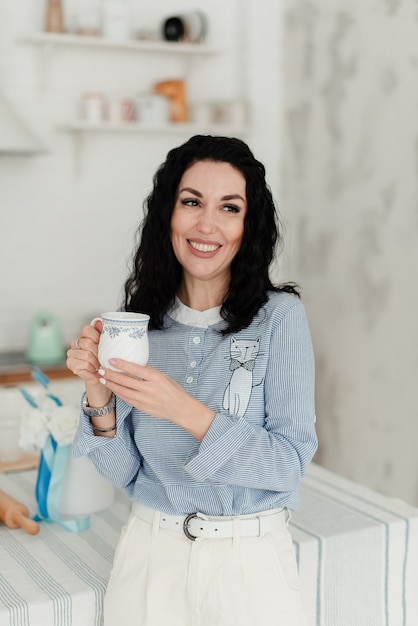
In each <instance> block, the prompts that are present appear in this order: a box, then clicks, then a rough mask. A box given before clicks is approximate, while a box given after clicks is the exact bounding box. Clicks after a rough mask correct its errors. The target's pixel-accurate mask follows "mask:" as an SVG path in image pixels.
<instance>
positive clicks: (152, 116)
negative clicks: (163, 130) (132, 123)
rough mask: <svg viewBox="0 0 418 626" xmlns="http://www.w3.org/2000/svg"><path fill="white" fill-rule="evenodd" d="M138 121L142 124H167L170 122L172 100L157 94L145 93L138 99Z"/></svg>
mask: <svg viewBox="0 0 418 626" xmlns="http://www.w3.org/2000/svg"><path fill="white" fill-rule="evenodd" d="M136 119H137V120H138V122H140V123H141V124H148V125H157V126H158V124H167V123H168V122H169V121H170V100H169V99H168V98H166V97H165V96H161V95H159V94H157V93H144V94H141V95H139V96H138V97H137V99H136Z"/></svg>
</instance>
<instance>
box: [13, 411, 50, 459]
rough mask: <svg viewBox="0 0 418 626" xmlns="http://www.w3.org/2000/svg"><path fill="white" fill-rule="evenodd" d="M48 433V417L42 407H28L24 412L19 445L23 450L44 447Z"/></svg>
mask: <svg viewBox="0 0 418 626" xmlns="http://www.w3.org/2000/svg"><path fill="white" fill-rule="evenodd" d="M48 435H49V429H48V423H47V417H46V415H45V414H44V413H43V412H42V411H41V410H40V409H27V410H25V411H24V412H23V413H22V421H21V425H20V440H19V446H20V447H21V448H22V449H23V450H29V451H34V450H35V449H41V448H43V446H44V444H45V441H46V438H47V437H48Z"/></svg>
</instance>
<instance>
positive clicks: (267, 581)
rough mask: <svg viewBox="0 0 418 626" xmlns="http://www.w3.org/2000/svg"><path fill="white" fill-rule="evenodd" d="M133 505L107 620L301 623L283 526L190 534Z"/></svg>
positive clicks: (130, 624)
mask: <svg viewBox="0 0 418 626" xmlns="http://www.w3.org/2000/svg"><path fill="white" fill-rule="evenodd" d="M159 515H160V513H159V512H156V514H155V519H154V523H153V524H149V523H147V522H144V521H142V520H141V519H139V518H138V517H136V516H135V515H134V514H132V513H131V515H130V517H129V520H128V522H127V524H126V525H125V527H124V528H123V529H122V533H121V537H120V540H119V543H118V546H117V549H116V552H115V557H114V562H113V569H112V571H111V575H110V580H109V584H108V588H107V592H106V596H105V602H104V625H105V626H120V625H122V626H306V619H305V616H304V613H303V610H302V605H301V600H300V594H299V578H298V572H297V566H296V560H295V554H294V549H293V544H292V540H291V537H290V534H289V531H288V529H287V528H283V529H281V530H278V531H274V532H271V533H268V534H266V535H264V536H262V537H239V536H236V537H234V538H232V539H202V540H198V541H190V539H187V537H186V536H185V535H184V534H183V533H177V532H174V531H170V530H165V529H161V528H159Z"/></svg>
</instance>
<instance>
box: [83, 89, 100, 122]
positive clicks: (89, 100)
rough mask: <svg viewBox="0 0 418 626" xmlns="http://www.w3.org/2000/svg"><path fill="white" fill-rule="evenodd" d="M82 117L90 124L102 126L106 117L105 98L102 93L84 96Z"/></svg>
mask: <svg viewBox="0 0 418 626" xmlns="http://www.w3.org/2000/svg"><path fill="white" fill-rule="evenodd" d="M80 117H81V119H82V120H84V121H85V122H88V123H89V124H100V123H101V122H103V120H104V117H105V96H104V94H103V93H100V92H95V91H91V92H87V93H85V94H83V96H82V98H81V102H80Z"/></svg>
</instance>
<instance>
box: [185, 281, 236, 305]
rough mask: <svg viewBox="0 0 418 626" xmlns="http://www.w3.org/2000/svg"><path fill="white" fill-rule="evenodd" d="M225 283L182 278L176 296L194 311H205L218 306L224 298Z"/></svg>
mask: <svg viewBox="0 0 418 626" xmlns="http://www.w3.org/2000/svg"><path fill="white" fill-rule="evenodd" d="M225 295H226V294H225V285H224V284H216V283H214V281H210V282H207V281H190V280H185V279H183V280H182V282H181V285H180V288H179V290H178V292H177V296H178V298H179V299H180V300H181V301H182V302H183V304H185V305H186V306H188V307H190V308H191V309H194V310H195V311H207V310H208V309H212V308H213V307H215V306H220V305H221V304H222V303H223V301H224V299H225Z"/></svg>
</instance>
